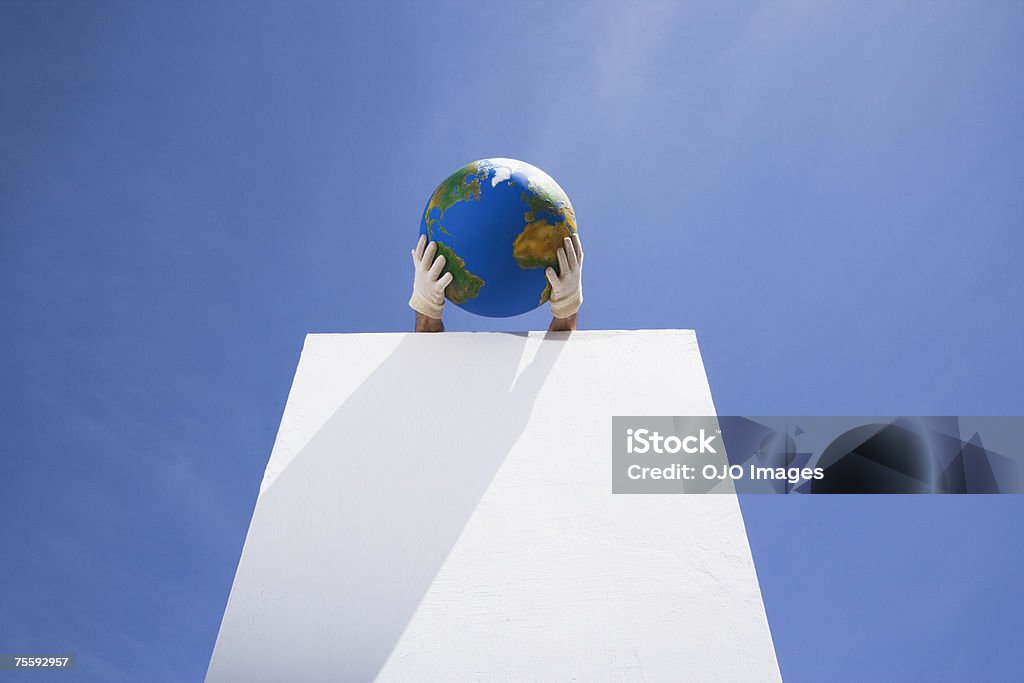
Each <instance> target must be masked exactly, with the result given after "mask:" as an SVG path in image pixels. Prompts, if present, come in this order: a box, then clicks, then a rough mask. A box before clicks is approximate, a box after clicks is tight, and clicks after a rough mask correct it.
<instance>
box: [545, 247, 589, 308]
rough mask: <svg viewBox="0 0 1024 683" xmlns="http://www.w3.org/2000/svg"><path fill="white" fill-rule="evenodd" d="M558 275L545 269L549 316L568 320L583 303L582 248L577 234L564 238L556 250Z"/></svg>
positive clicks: (551, 270)
mask: <svg viewBox="0 0 1024 683" xmlns="http://www.w3.org/2000/svg"><path fill="white" fill-rule="evenodd" d="M558 271H559V272H558V273H557V274H556V273H555V269H554V268H550V267H549V268H547V269H546V270H545V271H544V276H545V277H547V279H548V282H549V283H550V284H551V296H550V297H549V299H548V301H550V303H551V314H552V315H553V316H555V317H556V318H570V317H572V316H573V315H574V314H575V313H577V312H578V311H579V310H580V305H581V304H582V303H583V279H582V271H583V247H582V246H581V245H580V236H579V235H577V234H574V235H572V237H571V238H570V237H566V238H565V244H564V246H562V247H559V248H558Z"/></svg>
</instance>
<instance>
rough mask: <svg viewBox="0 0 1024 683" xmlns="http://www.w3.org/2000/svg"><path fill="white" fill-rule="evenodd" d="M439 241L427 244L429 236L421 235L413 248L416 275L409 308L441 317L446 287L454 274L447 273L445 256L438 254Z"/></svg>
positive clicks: (433, 316)
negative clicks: (435, 255)
mask: <svg viewBox="0 0 1024 683" xmlns="http://www.w3.org/2000/svg"><path fill="white" fill-rule="evenodd" d="M436 253H437V242H431V243H430V244H427V236H426V235H420V241H419V242H417V243H416V248H415V249H413V250H412V263H413V269H414V272H415V275H414V277H413V281H412V298H410V299H409V308H411V309H413V310H414V311H416V312H417V313H422V314H423V315H425V316H427V317H428V318H436V319H438V320H440V319H441V311H442V309H443V308H444V288H445V287H447V286H448V283H450V282H451V281H452V274H451V273H445V274H444V275H441V271H442V270H444V264H445V258H444V256H438V257H437V258H436V259H435V258H434V254H436Z"/></svg>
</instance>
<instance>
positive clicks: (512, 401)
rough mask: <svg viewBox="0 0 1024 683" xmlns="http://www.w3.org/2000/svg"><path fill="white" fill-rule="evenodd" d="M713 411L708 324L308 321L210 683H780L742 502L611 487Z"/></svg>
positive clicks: (221, 633) (227, 610) (723, 498)
mask: <svg viewBox="0 0 1024 683" xmlns="http://www.w3.org/2000/svg"><path fill="white" fill-rule="evenodd" d="M711 414H714V405H713V404H712V400H711V393H710V390H709V389H708V383H707V378H706V376H705V374H704V367H703V364H702V363H701V358H700V352H699V351H698V349H697V341H696V338H695V336H694V334H693V332H692V331H684V330H657V331H654V330H651V331H630V332H606V331H586V332H575V333H572V334H571V335H570V334H566V333H558V334H554V335H547V338H545V335H544V334H543V333H536V332H534V333H530V334H529V335H526V334H522V335H517V334H501V333H445V334H355V335H326V334H324V335H309V336H308V337H307V338H306V344H305V348H304V349H303V352H302V357H301V359H300V361H299V367H298V370H297V372H296V375H295V381H294V383H293V386H292V390H291V393H290V395H289V397H288V404H287V406H286V408H285V413H284V417H283V418H282V422H281V428H280V431H279V434H278V439H277V442H276V443H275V445H274V450H273V453H272V454H271V457H270V462H269V464H268V465H267V470H266V476H265V479H264V482H263V485H262V487H261V491H260V496H259V499H258V501H257V504H256V510H255V513H254V514H253V519H252V523H251V525H250V527H249V533H248V536H247V538H246V542H245V547H244V549H243V551H242V557H241V560H240V562H239V566H238V571H237V573H236V576H235V581H234V585H233V586H232V589H231V595H230V597H229V599H228V604H227V609H226V610H225V613H224V619H223V622H222V624H221V629H220V633H219V635H218V638H217V643H216V647H215V649H214V652H213V658H212V660H211V662H210V667H209V671H208V676H207V680H208V681H301V680H305V681H326V680H331V681H370V680H374V679H377V680H381V681H466V680H472V681H475V680H482V681H483V680H486V681H490V680H497V681H531V680H539V681H556V680H577V681H596V680H616V681H633V680H636V681H641V680H643V681H681V680H701V681H713V680H744V681H751V680H778V679H779V669H778V665H777V663H776V660H775V653H774V650H773V647H772V642H771V636H770V634H769V631H768V624H767V620H766V618H765V612H764V606H763V603H762V600H761V595H760V591H759V589H758V584H757V577H756V575H755V573H754V566H753V562H752V560H751V556H750V549H749V546H748V544H747V538H746V533H745V531H744V528H743V520H742V517H741V516H740V510H739V505H738V502H737V500H736V497H735V496H732V495H630V496H627V495H612V493H611V418H612V416H613V415H711Z"/></svg>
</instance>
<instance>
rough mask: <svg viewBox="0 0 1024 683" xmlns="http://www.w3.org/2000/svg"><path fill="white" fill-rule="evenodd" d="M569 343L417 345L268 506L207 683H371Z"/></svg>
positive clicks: (399, 356)
mask: <svg viewBox="0 0 1024 683" xmlns="http://www.w3.org/2000/svg"><path fill="white" fill-rule="evenodd" d="M569 334H570V333H548V334H547V336H546V337H545V338H544V340H543V342H542V343H541V344H540V345H539V348H538V350H537V353H536V356H535V357H534V358H533V360H532V362H531V363H530V365H529V366H528V367H526V368H525V369H524V370H523V372H522V373H521V374H520V376H519V378H518V380H515V374H516V370H517V369H518V367H519V363H520V359H521V358H522V355H523V352H524V350H525V348H526V343H527V336H526V335H525V334H489V335H487V338H486V339H485V340H482V341H486V343H481V344H467V343H465V342H463V343H461V344H459V345H457V346H456V345H454V344H453V343H452V341H453V340H450V339H447V338H446V335H444V334H416V335H408V336H407V337H406V338H405V339H403V340H402V342H401V343H400V344H399V345H398V347H397V348H396V349H395V351H394V352H393V353H392V354H391V355H390V356H389V357H388V358H387V359H386V360H385V361H384V362H383V363H382V364H381V365H380V366H379V367H378V368H377V369H376V370H375V371H374V372H373V374H372V375H371V376H370V377H369V378H367V379H366V381H365V382H363V384H362V385H360V386H359V388H358V389H357V390H356V391H355V392H354V393H353V394H352V396H351V397H350V398H349V399H348V400H347V401H346V402H345V403H344V404H342V405H341V406H340V407H339V408H338V410H337V411H336V412H335V413H334V414H333V415H332V416H331V418H330V419H329V420H328V421H327V422H326V423H325V424H324V426H323V427H322V428H321V429H320V431H318V432H317V433H316V435H315V436H314V437H313V438H312V439H311V440H310V442H309V443H308V444H307V445H306V447H305V448H304V449H303V450H302V451H301V452H300V453H298V454H297V456H296V457H295V459H294V461H292V462H291V464H290V465H288V467H287V468H286V469H285V471H284V472H282V473H281V474H280V475H279V476H278V477H277V479H276V480H275V481H274V483H273V484H272V485H271V487H270V488H269V489H268V490H267V491H265V492H264V493H263V495H262V496H261V497H260V499H259V502H258V504H257V507H256V510H255V513H254V515H253V522H252V525H251V526H250V530H249V535H248V537H247V539H246V543H245V548H244V550H243V556H242V561H241V563H240V565H239V572H238V575H237V576H236V577H235V584H234V588H233V591H232V595H231V598H230V600H229V603H228V608H227V610H226V612H225V616H224V624H223V625H222V628H221V633H222V635H223V636H224V637H228V638H233V639H236V642H234V643H232V642H230V641H228V642H224V637H222V638H221V639H220V640H218V643H217V646H216V649H215V651H214V655H213V659H212V661H211V667H210V672H209V677H208V680H211V681H214V680H236V679H238V678H240V677H242V678H246V677H250V676H256V677H257V678H259V679H260V680H267V679H276V677H275V675H274V674H275V673H276V672H280V674H281V676H282V677H286V678H288V679H291V680H303V679H304V678H309V677H311V676H313V677H315V676H317V675H323V674H324V673H325V672H330V675H331V676H332V678H333V679H335V680H372V679H373V678H374V677H375V676H376V675H377V673H378V671H379V670H380V668H381V667H382V666H383V664H384V662H385V661H386V659H387V657H388V655H389V654H390V652H391V650H392V649H393V648H394V646H395V644H396V643H397V642H398V639H399V638H400V636H401V635H402V632H403V631H404V629H405V626H406V624H407V623H408V622H409V620H410V619H411V618H412V615H413V612H414V611H415V609H416V607H417V605H418V604H419V602H420V601H421V600H422V598H423V596H424V595H425V593H426V591H427V589H428V588H429V587H430V584H431V582H432V581H433V579H434V577H435V575H436V574H437V572H438V571H439V570H440V568H441V565H442V563H443V562H444V560H445V558H446V557H447V555H448V553H449V552H450V551H451V548H452V547H453V545H454V544H455V541H456V540H457V539H458V537H459V535H460V533H461V532H462V529H463V527H464V526H465V524H466V522H467V521H468V520H469V518H470V516H471V515H472V513H473V510H474V508H475V507H476V505H477V503H478V502H479V500H480V498H481V497H482V496H483V493H484V491H485V490H486V489H487V487H488V485H489V484H490V482H491V480H492V479H493V477H494V475H495V473H496V472H497V470H498V468H499V467H500V466H501V464H502V462H503V461H504V459H505V457H506V455H507V454H508V452H509V451H510V450H511V449H512V447H513V446H514V445H515V443H516V441H517V440H518V438H519V436H520V435H521V434H522V431H523V429H524V427H525V425H526V421H527V420H528V418H529V416H530V412H531V411H532V409H533V405H534V402H535V399H536V396H537V393H538V392H539V391H540V388H541V386H542V385H543V383H544V381H545V379H546V378H547V376H548V374H549V372H550V370H551V368H552V367H553V366H554V363H555V361H556V360H557V358H558V356H559V354H560V353H561V351H562V348H563V346H564V342H565V340H566V339H567V338H568V336H569ZM456 350H458V351H459V354H458V355H455V354H453V351H456ZM514 380H515V384H514V386H513V381H514ZM232 621H234V622H235V623H231V622H232ZM241 639H244V642H240V641H241ZM286 674H287V675H286ZM255 679H256V678H252V680H255Z"/></svg>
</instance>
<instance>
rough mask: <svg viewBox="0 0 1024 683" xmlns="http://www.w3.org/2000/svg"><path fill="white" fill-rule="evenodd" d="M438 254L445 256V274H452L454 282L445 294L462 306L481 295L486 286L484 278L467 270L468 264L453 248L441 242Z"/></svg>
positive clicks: (438, 246)
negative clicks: (481, 290)
mask: <svg viewBox="0 0 1024 683" xmlns="http://www.w3.org/2000/svg"><path fill="white" fill-rule="evenodd" d="M437 252H438V254H439V255H441V256H444V260H445V264H444V272H446V273H451V274H452V281H451V283H449V285H448V286H447V287H445V290H444V293H445V295H446V296H447V297H448V299H449V300H450V301H452V302H454V303H457V304H461V303H463V302H465V301H467V300H469V299H472V298H473V297H475V296H478V295H479V294H480V288H481V287H483V286H484V281H483V278H481V277H480V276H478V275H474V274H473V273H471V272H469V270H468V269H467V268H466V262H465V261H464V260H463V259H462V258H460V257H459V256H458V255H457V254H456V253H455V252H454V251H452V248H451V247H449V246H448V245H447V244H443V243H441V242H438V243H437Z"/></svg>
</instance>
